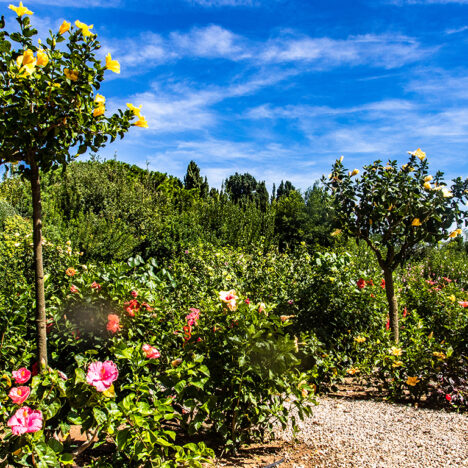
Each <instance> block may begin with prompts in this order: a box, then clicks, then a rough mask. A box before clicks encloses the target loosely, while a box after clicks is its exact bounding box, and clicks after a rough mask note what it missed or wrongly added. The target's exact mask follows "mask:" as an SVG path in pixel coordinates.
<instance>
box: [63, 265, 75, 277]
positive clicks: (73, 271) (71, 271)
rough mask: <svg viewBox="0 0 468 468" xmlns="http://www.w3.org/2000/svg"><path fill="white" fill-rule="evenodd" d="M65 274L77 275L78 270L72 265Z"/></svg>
mask: <svg viewBox="0 0 468 468" xmlns="http://www.w3.org/2000/svg"><path fill="white" fill-rule="evenodd" d="M65 274H66V275H67V276H75V275H76V270H75V269H74V268H72V267H70V268H67V269H66V271H65Z"/></svg>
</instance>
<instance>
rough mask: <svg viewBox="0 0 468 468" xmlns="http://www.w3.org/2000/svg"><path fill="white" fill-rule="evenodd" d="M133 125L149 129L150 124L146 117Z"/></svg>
mask: <svg viewBox="0 0 468 468" xmlns="http://www.w3.org/2000/svg"><path fill="white" fill-rule="evenodd" d="M133 125H135V127H141V128H148V122H147V121H146V119H145V118H144V117H140V118H139V119H138V120H137V121H136V122H135V123H134V124H133Z"/></svg>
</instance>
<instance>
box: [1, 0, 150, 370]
mask: <svg viewBox="0 0 468 468" xmlns="http://www.w3.org/2000/svg"><path fill="white" fill-rule="evenodd" d="M9 8H10V9H11V10H13V11H14V12H15V13H16V14H17V18H16V20H17V22H18V24H19V32H11V33H10V32H7V31H5V30H4V28H5V21H4V18H3V17H2V19H1V21H0V81H1V87H0V165H1V164H5V163H15V164H16V163H18V170H19V172H20V173H21V174H22V175H23V176H24V177H25V178H27V179H28V180H29V181H30V183H31V190H32V200H33V237H34V262H35V277H36V281H35V286H36V328H37V348H38V358H39V362H40V364H41V368H42V369H44V368H45V367H46V366H47V341H46V315H45V297H44V271H43V262H42V242H41V240H42V224H41V190H40V172H41V171H48V170H50V169H51V168H54V167H57V166H59V165H63V164H66V163H67V162H69V161H71V160H73V159H74V158H75V157H77V156H78V155H80V154H83V153H85V152H86V151H87V150H88V149H90V150H92V151H97V150H98V149H99V148H101V147H103V146H105V144H106V143H108V142H112V141H114V140H115V139H116V138H117V136H119V137H120V138H122V137H123V136H124V134H125V133H126V132H127V131H128V130H129V128H130V126H131V125H135V126H138V127H147V126H148V125H147V123H146V120H145V118H144V117H142V116H141V114H140V109H139V108H137V107H135V106H133V105H131V104H128V107H129V108H128V109H127V110H125V111H122V110H118V111H117V112H116V113H115V114H113V115H111V116H106V115H105V102H106V100H105V97H104V96H102V95H100V94H96V91H97V90H99V88H100V84H101V82H102V81H103V80H104V73H105V71H106V70H110V71H113V72H115V73H120V65H119V63H118V62H117V61H116V60H112V57H111V55H110V54H107V57H106V62H105V64H102V63H101V61H100V60H98V59H97V58H96V51H97V50H98V49H99V48H100V44H99V42H98V41H97V40H96V35H95V34H94V33H93V32H92V31H91V29H92V28H93V26H92V25H91V26H88V25H86V24H84V23H81V22H80V21H76V22H75V26H76V27H73V26H71V24H70V23H69V22H67V21H64V22H63V23H62V25H61V26H60V29H59V31H58V32H56V33H54V32H52V31H50V37H49V38H47V40H46V42H45V43H44V42H42V41H41V40H40V39H38V40H37V41H34V36H36V35H37V30H36V29H34V28H33V27H32V26H31V23H30V19H29V16H30V15H32V14H33V12H32V11H30V10H29V9H28V8H26V7H24V6H23V4H22V3H21V2H20V4H19V6H18V7H15V6H13V5H10V6H9ZM134 117H138V119H137V120H136V121H135V122H133V123H131V120H132V119H133V118H134Z"/></svg>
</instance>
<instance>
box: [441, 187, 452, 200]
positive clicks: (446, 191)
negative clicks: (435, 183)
mask: <svg viewBox="0 0 468 468" xmlns="http://www.w3.org/2000/svg"><path fill="white" fill-rule="evenodd" d="M442 195H443V196H444V198H450V197H453V193H452V192H451V191H450V190H449V189H447V188H445V187H444V188H443V189H442Z"/></svg>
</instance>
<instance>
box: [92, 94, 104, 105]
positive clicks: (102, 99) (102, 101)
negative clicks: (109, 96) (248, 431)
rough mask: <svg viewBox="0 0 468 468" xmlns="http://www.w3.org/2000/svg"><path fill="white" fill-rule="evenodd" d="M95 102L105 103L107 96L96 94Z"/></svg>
mask: <svg viewBox="0 0 468 468" xmlns="http://www.w3.org/2000/svg"><path fill="white" fill-rule="evenodd" d="M94 102H95V103H97V104H105V102H106V98H105V97H104V96H103V95H102V94H96V97H95V98H94Z"/></svg>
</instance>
